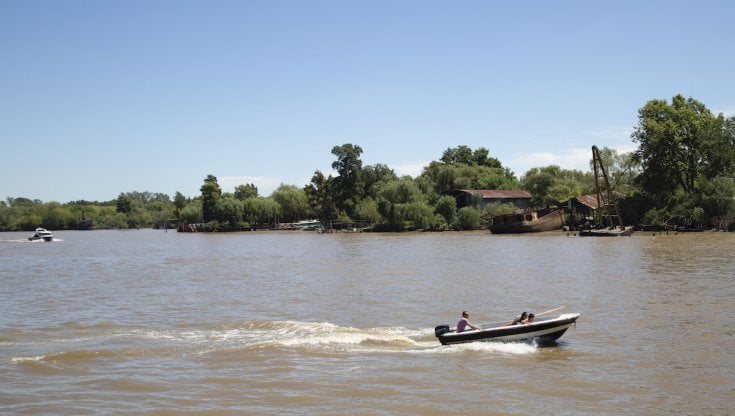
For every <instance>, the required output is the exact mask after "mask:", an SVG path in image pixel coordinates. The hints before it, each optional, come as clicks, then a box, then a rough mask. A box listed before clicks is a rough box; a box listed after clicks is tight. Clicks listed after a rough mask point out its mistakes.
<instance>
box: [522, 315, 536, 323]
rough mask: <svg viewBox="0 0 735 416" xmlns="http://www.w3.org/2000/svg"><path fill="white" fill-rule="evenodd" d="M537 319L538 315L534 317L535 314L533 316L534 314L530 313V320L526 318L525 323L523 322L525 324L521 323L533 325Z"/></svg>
mask: <svg viewBox="0 0 735 416" xmlns="http://www.w3.org/2000/svg"><path fill="white" fill-rule="evenodd" d="M535 317H536V315H534V314H532V313H529V314H528V318H526V320H525V321H523V322H521V323H522V324H532V323H533V319H534V318H535Z"/></svg>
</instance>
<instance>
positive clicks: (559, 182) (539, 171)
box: [520, 165, 594, 207]
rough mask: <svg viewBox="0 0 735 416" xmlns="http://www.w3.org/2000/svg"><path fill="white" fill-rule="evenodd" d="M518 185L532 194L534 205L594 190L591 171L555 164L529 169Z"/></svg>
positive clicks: (551, 202) (565, 198)
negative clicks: (569, 168)
mask: <svg viewBox="0 0 735 416" xmlns="http://www.w3.org/2000/svg"><path fill="white" fill-rule="evenodd" d="M520 185H521V188H523V189H525V190H527V191H528V192H530V193H531V195H533V197H532V199H531V205H532V206H534V207H540V206H543V205H546V204H556V203H559V202H562V201H565V200H567V199H569V198H572V197H575V196H579V195H584V194H590V193H593V192H594V179H593V178H592V174H591V173H583V172H581V171H578V170H568V169H562V168H560V167H559V166H556V165H550V166H546V167H536V168H531V169H529V170H528V171H527V172H526V173H525V175H523V177H521V184H520Z"/></svg>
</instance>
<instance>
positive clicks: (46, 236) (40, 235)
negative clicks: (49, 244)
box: [28, 227, 54, 241]
mask: <svg viewBox="0 0 735 416" xmlns="http://www.w3.org/2000/svg"><path fill="white" fill-rule="evenodd" d="M53 239H54V235H53V234H51V231H49V230H47V229H45V228H41V227H38V228H36V231H35V232H34V233H33V235H32V236H30V237H28V240H30V241H38V240H43V241H52V240H53Z"/></svg>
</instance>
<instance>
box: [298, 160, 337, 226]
mask: <svg viewBox="0 0 735 416" xmlns="http://www.w3.org/2000/svg"><path fill="white" fill-rule="evenodd" d="M332 181H333V178H332V177H331V176H329V177H325V176H324V174H323V173H322V172H321V171H319V170H317V171H315V172H314V175H313V176H312V177H311V182H310V183H309V184H307V185H306V186H304V192H305V193H306V199H307V202H308V204H309V207H310V208H311V210H312V211H313V212H315V213H316V216H317V217H318V218H319V219H320V220H321V221H322V222H323V223H328V222H330V221H333V220H334V219H335V218H337V207H336V206H335V204H334V200H333V199H332V192H331V187H332Z"/></svg>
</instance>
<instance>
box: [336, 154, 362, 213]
mask: <svg viewBox="0 0 735 416" xmlns="http://www.w3.org/2000/svg"><path fill="white" fill-rule="evenodd" d="M332 154H333V155H335V156H336V157H337V160H336V161H334V162H333V163H332V169H334V170H335V171H337V173H338V174H339V175H338V176H337V177H335V178H334V180H333V183H334V185H333V187H332V196H333V198H334V203H335V205H336V206H337V208H338V209H340V210H343V211H345V213H347V215H349V216H352V215H353V214H354V208H355V206H356V205H357V202H358V201H359V200H360V199H361V198H362V196H363V193H362V192H363V184H362V182H361V171H362V160H360V155H361V154H362V148H361V147H360V146H355V145H352V144H350V143H346V144H343V145H342V146H334V147H333V148H332Z"/></svg>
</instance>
